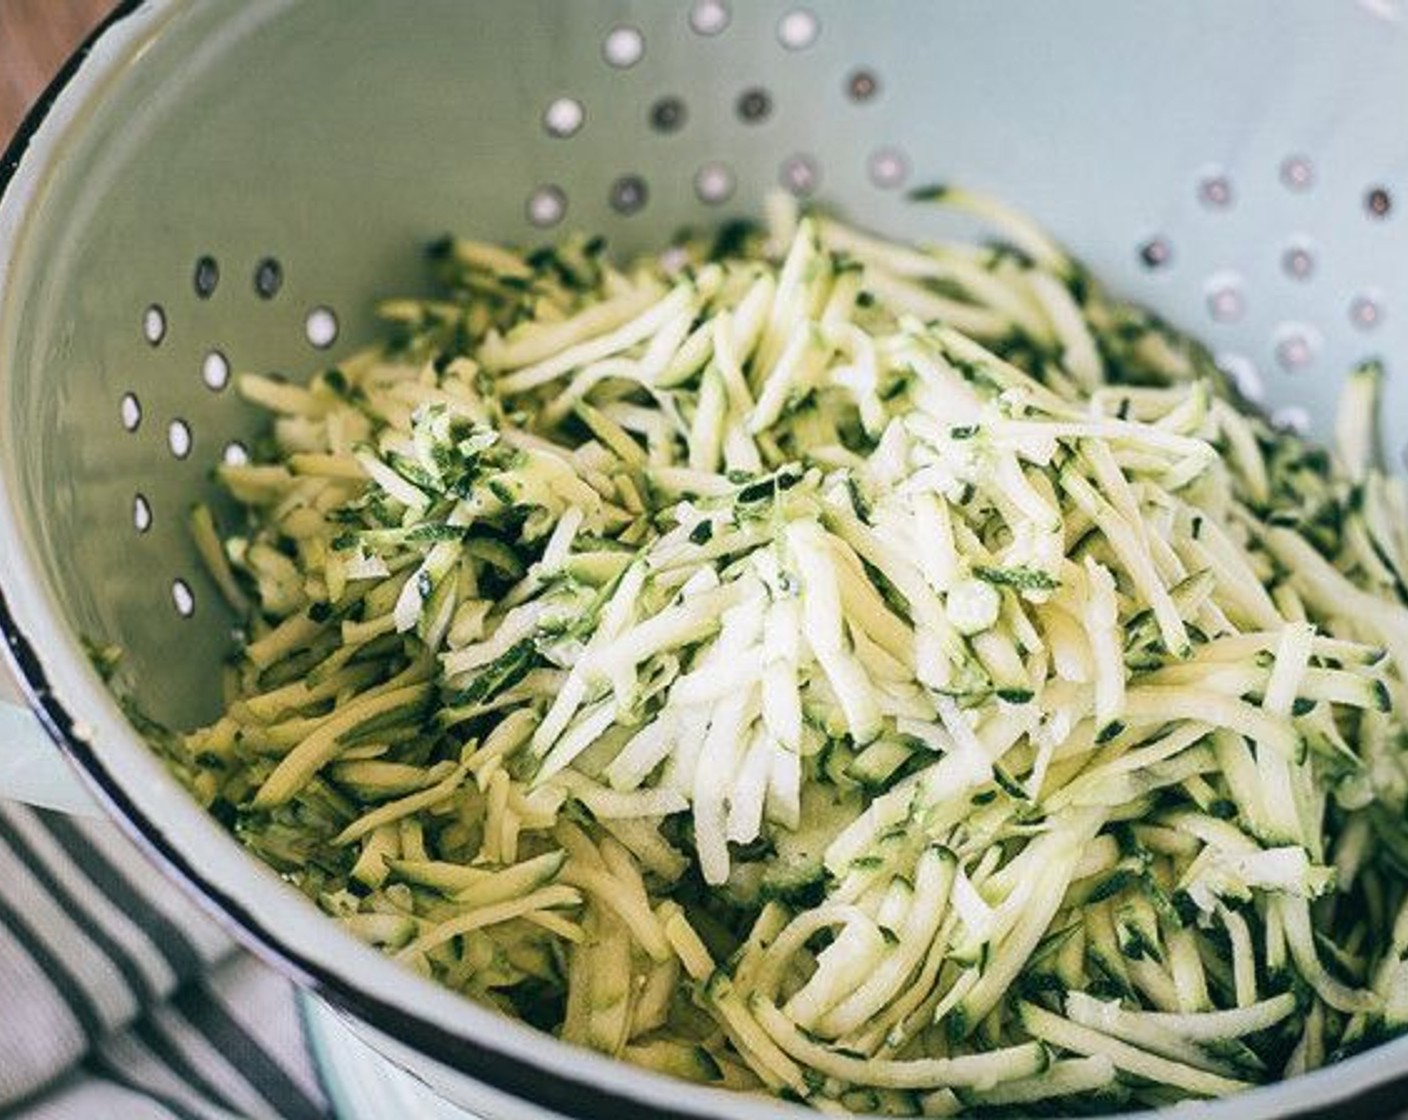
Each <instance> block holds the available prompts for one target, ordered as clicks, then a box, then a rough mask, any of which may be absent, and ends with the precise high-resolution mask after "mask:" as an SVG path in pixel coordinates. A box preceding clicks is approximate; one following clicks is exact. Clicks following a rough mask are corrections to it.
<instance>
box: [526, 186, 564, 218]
mask: <svg viewBox="0 0 1408 1120" xmlns="http://www.w3.org/2000/svg"><path fill="white" fill-rule="evenodd" d="M526 210H527V213H528V221H529V222H531V223H532V224H533V225H535V226H537V227H538V228H539V229H546V228H547V227H548V226H555V225H557V223H558V222H560V221H562V217H563V215H564V214H566V213H567V195H566V194H564V193H563V190H562V188H561V187H555V186H552V185H550V184H549V185H545V186H541V187H539V188H538V189H537V190H535V191H534V192H533V193H532V194H530V195H529V196H528V204H527V207H526Z"/></svg>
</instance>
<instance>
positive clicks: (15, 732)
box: [0, 670, 103, 817]
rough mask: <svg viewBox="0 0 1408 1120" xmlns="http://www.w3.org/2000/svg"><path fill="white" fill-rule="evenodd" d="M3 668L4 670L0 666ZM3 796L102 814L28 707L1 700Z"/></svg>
mask: <svg viewBox="0 0 1408 1120" xmlns="http://www.w3.org/2000/svg"><path fill="white" fill-rule="evenodd" d="M0 671H3V670H0ZM0 797H4V798H9V799H11V800H14V801H23V802H25V803H26V804H28V805H34V806H37V807H39V808H42V809H57V810H59V811H60V812H62V813H72V814H74V815H75V816H80V817H101V816H102V815H103V814H102V811H101V810H100V809H99V808H98V805H97V802H95V801H94V800H93V798H92V796H91V795H90V794H89V793H88V791H87V790H86V789H84V788H83V783H82V782H81V781H80V780H79V777H78V773H77V771H75V770H74V769H73V767H72V766H70V765H69V762H68V760H67V759H66V758H65V757H64V755H63V752H62V751H60V750H59V748H58V747H56V746H55V745H54V741H53V740H52V739H50V738H49V736H48V735H46V734H45V732H44V728H43V727H41V726H40V724H39V720H38V719H37V718H36V717H35V715H34V713H33V712H31V711H30V710H29V709H28V708H22V707H20V706H19V705H18V704H10V703H6V702H5V701H3V700H0Z"/></svg>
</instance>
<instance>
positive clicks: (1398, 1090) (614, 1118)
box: [0, 0, 1408, 1120]
mask: <svg viewBox="0 0 1408 1120" xmlns="http://www.w3.org/2000/svg"><path fill="white" fill-rule="evenodd" d="M180 2H181V0H119V2H118V3H117V4H116V5H115V6H114V8H113V9H112V11H111V12H110V13H109V14H108V15H107V16H106V17H105V18H104V19H103V21H102V22H101V23H99V24H98V26H97V27H96V28H95V29H94V30H93V31H92V32H91V33H90V34H89V35H88V37H87V38H86V39H85V40H84V41H83V42H82V43H81V44H80V46H79V47H78V48H77V49H76V50H75V51H74V52H73V53H72V54H71V55H70V56H69V57H68V58H67V60H66V61H65V62H64V64H63V66H62V67H61V69H60V70H59V72H58V73H57V75H56V76H55V77H54V79H53V80H52V81H51V82H50V83H49V85H48V86H47V87H46V88H45V90H44V92H43V93H42V94H41V95H40V96H39V98H38V99H37V100H36V101H35V103H34V105H33V106H32V107H31V108H30V110H29V111H28V112H27V113H26V115H25V116H24V118H23V120H22V122H21V123H20V125H19V127H18V128H17V130H16V132H15V134H14V136H13V137H12V138H11V140H10V141H9V143H8V144H7V145H6V147H5V148H4V151H3V152H0V211H3V208H4V204H5V203H6V201H7V197H8V195H9V192H10V189H11V187H12V186H13V184H14V182H15V180H16V178H17V177H18V175H19V173H20V171H21V169H22V168H23V167H24V166H25V161H26V158H27V157H28V156H29V154H30V150H31V142H32V141H33V139H34V138H35V136H36V134H37V133H38V132H39V131H40V129H41V127H42V126H43V125H44V124H45V122H46V121H47V120H48V119H49V118H50V114H51V111H52V110H53V109H54V107H55V105H56V103H57V102H58V101H59V99H60V98H61V96H62V95H63V94H64V93H65V91H67V90H68V88H69V87H70V85H71V84H72V83H73V80H74V79H75V78H76V77H78V76H79V75H80V74H81V73H82V72H83V71H84V66H85V63H86V62H87V61H88V60H89V58H90V56H91V55H92V53H93V49H94V47H95V46H96V45H97V44H98V43H99V41H101V40H102V39H104V38H105V37H107V36H108V35H110V34H111V33H113V32H115V31H117V30H118V29H119V28H120V26H121V25H122V24H123V23H124V22H125V21H127V20H128V19H130V18H131V17H132V16H134V15H136V14H138V13H139V12H142V11H143V10H152V9H157V8H161V7H172V6H175V5H176V4H177V3H180ZM4 481H5V480H4V479H3V478H0V483H4ZM4 489H5V487H4V486H0V492H3V490H4ZM5 559H6V563H5V564H0V638H3V641H0V653H2V654H3V656H4V658H5V660H6V661H7V662H8V663H9V665H10V667H11V668H12V669H13V670H14V675H15V677H16V678H17V680H18V681H19V683H20V685H21V688H22V690H23V691H24V693H25V697H26V700H27V702H28V704H29V706H30V707H31V708H32V709H33V710H34V712H35V713H36V714H37V715H38V717H39V719H40V722H41V723H42V724H43V726H44V728H45V730H46V732H47V733H48V735H49V736H50V738H52V739H53V740H54V741H55V743H56V744H57V745H58V746H59V747H60V748H61V749H62V750H63V751H64V752H65V754H66V755H67V756H68V757H69V759H70V760H72V761H73V762H74V763H75V764H76V765H77V766H78V768H79V770H80V772H81V773H82V775H83V778H84V780H85V781H86V783H87V784H88V785H89V787H90V789H91V790H92V791H93V792H94V793H95V794H96V796H97V799H98V800H99V802H100V803H101V805H102V807H103V809H104V811H105V813H106V815H107V816H108V818H109V819H110V820H111V821H112V822H113V823H114V824H115V825H116V826H117V827H118V828H119V829H120V830H121V831H122V832H123V834H124V835H125V836H126V837H127V838H128V839H129V840H131V841H132V842H133V843H134V844H135V845H136V846H137V848H138V849H139V850H140V851H141V852H142V853H143V855H144V856H145V857H146V858H148V859H149V860H150V861H151V862H152V863H153V864H154V865H155V866H156V868H157V869H158V870H159V872H160V873H161V874H162V875H163V876H164V877H165V878H167V879H169V880H172V881H174V882H175V883H176V884H177V885H178V886H179V887H180V888H181V889H182V890H184V891H185V892H186V893H187V894H188V895H189V896H190V897H192V898H193V899H195V900H196V901H197V902H198V903H199V904H200V905H202V906H203V907H204V908H205V909H206V910H207V911H208V912H209V913H211V914H212V915H214V916H215V917H216V918H217V919H218V920H219V921H220V922H221V924H222V925H223V926H224V928H226V929H227V930H228V931H230V932H231V933H232V934H233V936H234V937H235V938H236V940H237V941H238V942H239V943H240V944H241V945H242V946H243V947H245V948H246V949H248V950H250V951H251V952H253V953H254V954H255V955H256V956H258V957H259V958H260V959H261V960H263V961H264V962H266V963H268V964H270V965H271V966H272V967H274V968H276V969H277V970H278V971H280V972H281V973H283V974H284V975H286V976H288V977H289V978H290V979H292V980H294V981H295V982H296V983H298V984H300V985H301V986H303V987H305V988H307V989H308V990H310V991H311V992H313V993H314V994H316V995H317V996H319V997H320V998H323V999H326V1000H327V1001H328V1002H329V1003H331V1004H332V1005H334V1006H336V1007H338V1008H341V1009H342V1010H344V1011H346V1012H348V1013H350V1014H351V1015H353V1016H354V1017H356V1018H357V1019H360V1020H362V1021H364V1022H366V1023H367V1024H368V1025H370V1026H372V1027H373V1028H374V1029H375V1030H377V1031H379V1032H382V1033H384V1034H386V1035H387V1036H388V1037H390V1038H392V1039H394V1040H396V1041H397V1042H399V1043H401V1044H403V1045H405V1046H407V1047H409V1048H411V1049H412V1050H414V1051H416V1052H418V1053H420V1054H423V1055H424V1056H426V1057H427V1058H429V1059H431V1060H433V1061H435V1062H438V1063H442V1064H443V1065H445V1066H446V1067H448V1068H450V1069H452V1070H455V1071H457V1072H459V1073H462V1074H464V1075H465V1076H467V1077H470V1078H472V1079H474V1080H476V1081H479V1082H481V1083H483V1084H484V1085H485V1086H487V1087H489V1088H491V1089H494V1090H497V1091H499V1092H501V1093H504V1094H507V1095H509V1096H511V1097H513V1098H514V1099H516V1100H519V1101H522V1102H525V1103H530V1104H535V1105H540V1106H542V1107H545V1108H549V1109H552V1110H553V1111H555V1112H557V1113H560V1114H562V1115H564V1116H576V1117H581V1118H583V1120H595V1118H598V1117H599V1118H601V1120H632V1118H640V1120H656V1118H662V1117H680V1118H682V1120H733V1118H734V1117H736V1116H738V1115H739V1109H738V1106H739V1105H742V1106H743V1108H745V1109H747V1110H748V1111H749V1112H753V1114H754V1115H762V1114H763V1113H764V1111H766V1112H767V1113H769V1114H771V1115H786V1114H790V1115H797V1116H801V1115H806V1114H807V1112H808V1111H810V1110H805V1111H804V1110H802V1109H799V1108H797V1107H795V1106H792V1105H790V1104H787V1103H786V1102H783V1101H780V1100H779V1101H759V1100H758V1099H756V1098H746V1097H745V1098H740V1097H736V1096H733V1095H731V1094H725V1093H724V1092H723V1091H720V1090H713V1089H704V1088H701V1087H699V1086H693V1085H689V1084H687V1083H684V1082H680V1081H677V1080H675V1079H673V1078H668V1077H665V1076H663V1075H660V1074H655V1073H653V1072H651V1071H647V1070H643V1069H640V1068H638V1067H634V1066H631V1065H629V1064H628V1063H625V1062H622V1061H619V1060H615V1059H610V1058H605V1057H603V1056H600V1055H596V1054H590V1053H583V1052H581V1051H580V1050H579V1048H577V1047H573V1046H570V1045H569V1044H567V1043H563V1042H561V1041H560V1040H558V1039H554V1038H552V1037H551V1036H549V1035H546V1034H544V1035H541V1036H540V1037H539V1038H538V1039H537V1040H536V1041H538V1042H539V1043H541V1045H542V1046H543V1056H542V1059H541V1060H533V1059H531V1058H528V1057H524V1056H520V1055H518V1054H515V1053H512V1052H510V1051H509V1050H508V1049H507V1048H505V1047H500V1046H496V1045H494V1044H493V1041H492V1040H493V1038H494V1035H493V1032H492V1031H489V1032H484V1031H481V1030H478V1029H474V1030H467V1029H466V1030H456V1029H452V1028H450V1027H448V1026H446V1025H444V1024H442V1023H440V1022H437V1021H435V1020H434V1019H433V1018H431V1017H429V1016H426V1015H422V1014H419V1013H417V1011H416V1010H414V1009H413V1008H412V1007H410V1006H409V1001H408V1002H407V1003H405V1004H401V1003H395V1002H391V1001H389V1000H387V999H384V998H383V997H381V996H380V995H378V994H375V993H373V992H371V991H370V990H368V988H367V987H366V986H364V985H361V984H358V983H357V982H356V981H355V980H353V979H351V978H349V977H348V976H347V975H346V974H345V972H343V971H341V970H339V969H338V968H337V966H336V964H335V962H331V961H322V960H319V959H315V958H310V957H308V956H307V955H306V954H304V953H303V952H301V951H300V950H298V949H296V948H294V947H293V946H292V945H291V944H289V942H288V939H287V938H286V937H284V936H281V935H280V934H279V933H278V932H277V931H275V930H272V929H270V928H268V926H267V925H266V924H265V923H264V922H261V921H260V920H259V919H258V918H256V917H255V916H254V915H253V914H252V913H250V911H249V909H248V907H247V906H246V905H245V904H244V903H243V902H241V901H239V900H237V899H235V898H233V897H231V896H230V894H229V893H228V892H227V891H226V890H225V889H224V888H222V887H221V886H219V885H218V884H217V883H216V882H215V881H214V880H213V879H212V878H211V877H210V876H209V875H208V874H206V873H204V872H202V871H201V870H199V869H198V868H197V866H196V865H195V863H194V862H192V861H191V860H190V859H188V858H187V857H186V856H185V855H184V854H183V852H182V850H181V848H180V847H179V846H178V845H177V844H176V843H175V842H174V840H173V839H171V838H170V837H168V835H167V834H166V832H165V831H164V830H163V829H162V828H161V827H160V826H159V824H158V822H157V821H156V820H155V819H153V818H152V817H151V816H150V815H149V814H147V813H146V812H145V811H144V810H143V809H142V808H141V807H139V806H138V805H137V804H136V802H135V801H134V800H133V799H132V797H131V795H130V794H129V792H128V790H127V788H126V786H125V785H124V783H123V781H122V780H121V779H120V778H119V777H118V776H117V775H116V774H114V773H113V771H112V770H111V769H110V767H109V766H108V764H107V763H106V762H105V761H104V760H103V759H102V758H100V757H99V756H98V754H97V753H96V752H95V750H94V748H93V744H92V743H91V742H90V741H89V739H88V738H87V737H86V736H85V735H84V734H83V733H81V732H80V730H79V727H80V724H79V722H78V721H76V720H75V718H74V716H73V715H72V714H71V713H70V712H69V710H68V708H67V707H66V706H65V704H64V703H63V701H61V700H60V699H59V697H58V695H57V692H56V691H55V689H54V688H53V686H52V684H51V682H50V679H49V674H48V673H47V672H46V670H45V669H44V667H43V665H42V663H41V661H40V659H39V657H38V655H37V653H36V646H35V644H34V643H33V642H32V641H31V640H30V638H29V637H28V636H27V634H26V632H25V631H24V629H23V628H22V627H21V625H20V623H19V621H18V619H17V618H16V616H15V614H14V613H13V611H12V610H11V607H10V603H9V600H8V599H7V596H6V591H5V584H6V577H7V570H6V569H7V568H8V567H9V563H11V562H12V561H11V560H10V558H8V557H6V558H5ZM21 562H23V561H21ZM45 606H46V609H47V608H49V607H50V606H51V605H50V604H47V603H46V604H45ZM75 656H77V654H76V653H75ZM121 747H122V749H123V750H127V749H131V750H145V749H146V748H145V745H144V744H142V743H141V742H140V737H139V736H138V734H137V733H136V731H135V730H131V732H130V734H129V735H127V736H125V737H124V739H123V741H122V743H121ZM172 781H173V782H174V779H172ZM209 824H210V830H211V833H212V835H214V834H215V833H216V832H217V831H218V832H220V834H221V835H223V830H221V829H220V826H219V825H218V823H217V822H215V821H214V820H213V819H212V820H210V821H209ZM240 854H241V855H242V856H243V858H245V859H247V860H251V861H252V860H253V857H252V856H250V855H249V854H248V853H244V852H241V853H240ZM387 964H388V967H393V966H392V965H391V964H390V962H387ZM424 983H428V982H427V981H423V980H420V979H419V978H415V984H414V985H411V986H412V987H414V986H417V985H419V984H424ZM466 1004H467V1010H468V1011H469V1012H470V1015H469V1021H467V1023H466V1026H473V1027H476V1028H477V1027H478V1024H475V1023H473V1021H472V1020H473V1019H475V1018H477V1016H476V1015H475V1014H474V1013H475V1012H479V1013H481V1014H483V1015H484V1016H485V1017H486V1018H485V1022H486V1023H487V1024H490V1025H492V1020H490V1019H489V1018H488V1016H489V1015H490V1014H491V1013H490V1012H488V1011H487V1010H485V1009H483V1008H479V1007H477V1005H474V1004H472V1003H469V1002H468V1001H466ZM559 1053H562V1054H564V1055H568V1054H570V1056H571V1057H572V1059H573V1061H572V1066H573V1068H574V1069H575V1070H577V1071H580V1072H581V1073H582V1074H583V1075H584V1076H570V1075H563V1074H561V1073H559V1072H557V1070H556V1069H555V1068H554V1066H553V1065H552V1064H550V1059H551V1057H552V1056H553V1055H556V1054H559ZM1390 1056H1392V1057H1393V1058H1396V1059H1397V1061H1385V1059H1386V1058H1388V1057H1390ZM1380 1066H1383V1067H1384V1069H1385V1072H1376V1070H1377V1069H1378V1067H1380ZM1395 1067H1398V1068H1397V1070H1396V1071H1395ZM597 1072H601V1073H603V1074H607V1075H608V1076H607V1077H603V1078H601V1079H599V1080H592V1079H591V1078H590V1077H589V1076H585V1075H591V1074H594V1073H597ZM612 1074H614V1077H611V1076H610V1075H612ZM610 1081H615V1082H617V1083H619V1082H621V1081H631V1082H634V1083H635V1084H636V1085H638V1086H639V1091H638V1092H634V1093H627V1092H617V1091H614V1090H613V1089H612V1088H611V1087H609V1082H610ZM1340 1082H1343V1083H1344V1084H1343V1086H1340V1087H1338V1088H1337V1087H1336V1086H1337V1085H1338V1083H1340ZM1405 1086H1408V1036H1405V1037H1400V1038H1398V1039H1394V1040H1390V1041H1388V1042H1385V1043H1381V1044H1379V1045H1377V1046H1374V1047H1372V1048H1370V1049H1369V1050H1366V1051H1364V1052H1363V1053H1360V1054H1356V1055H1354V1056H1353V1057H1350V1058H1346V1059H1344V1060H1343V1061H1340V1062H1337V1063H1335V1064H1333V1065H1329V1066H1324V1067H1321V1068H1320V1069H1318V1070H1315V1071H1313V1072H1311V1073H1309V1074H1304V1075H1301V1076H1298V1077H1296V1078H1292V1079H1287V1080H1283V1081H1275V1082H1271V1083H1269V1084H1267V1085H1264V1086H1260V1087H1258V1088H1256V1089H1253V1090H1249V1091H1247V1092H1245V1093H1241V1094H1238V1095H1236V1096H1234V1097H1230V1098H1223V1099H1222V1100H1219V1101H1211V1102H1202V1103H1194V1104H1192V1105H1191V1107H1189V1106H1188V1105H1184V1106H1182V1107H1180V1108H1179V1110H1178V1111H1179V1113H1180V1114H1184V1115H1189V1116H1193V1117H1197V1116H1202V1117H1204V1118H1205V1120H1233V1118H1234V1117H1236V1116H1238V1115H1241V1114H1243V1113H1244V1112H1245V1111H1246V1110H1247V1109H1249V1108H1254V1109H1255V1110H1256V1114H1258V1115H1266V1116H1283V1117H1305V1118H1309V1117H1341V1116H1342V1117H1345V1118H1346V1120H1349V1118H1355V1117H1362V1116H1364V1115H1366V1114H1379V1113H1383V1114H1387V1113H1388V1112H1389V1111H1390V1110H1392V1109H1393V1108H1394V1107H1396V1106H1398V1105H1399V1104H1401V1097H1402V1093H1403V1090H1404V1088H1405ZM1311 1090H1317V1091H1318V1092H1311ZM681 1095H683V1096H686V1097H689V1098H691V1100H690V1107H683V1106H681V1104H680V1102H679V1101H678V1099H675V1100H669V1101H668V1103H667V1102H666V1098H667V1097H675V1098H678V1097H679V1096H681ZM1281 1096H1293V1097H1297V1098H1298V1099H1294V1100H1286V1101H1279V1100H1277V1098H1279V1097H1281ZM1263 1102H1264V1103H1263ZM1258 1106H1259V1107H1258ZM755 1109H758V1111H756V1112H754V1110H755ZM1366 1110H1367V1111H1366ZM1144 1114H1145V1115H1154V1113H1152V1112H1146V1113H1144ZM1119 1115H1121V1116H1134V1115H1138V1114H1135V1113H1122V1114H1119Z"/></svg>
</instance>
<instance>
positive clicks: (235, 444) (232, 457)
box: [220, 439, 249, 467]
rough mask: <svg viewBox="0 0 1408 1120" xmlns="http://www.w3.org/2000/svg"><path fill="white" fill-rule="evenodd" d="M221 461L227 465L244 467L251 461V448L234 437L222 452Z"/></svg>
mask: <svg viewBox="0 0 1408 1120" xmlns="http://www.w3.org/2000/svg"><path fill="white" fill-rule="evenodd" d="M220 461H221V462H222V463H224V464H225V465H226V466H227V467H242V466H244V465H245V464H246V463H248V462H249V448H247V447H246V446H245V445H244V444H242V443H241V442H240V441H239V440H237V439H232V440H231V441H230V442H229V443H227V444H226V445H225V448H224V450H223V451H221V452H220Z"/></svg>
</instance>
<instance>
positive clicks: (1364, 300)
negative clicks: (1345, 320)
mask: <svg viewBox="0 0 1408 1120" xmlns="http://www.w3.org/2000/svg"><path fill="white" fill-rule="evenodd" d="M1383 317H1384V305H1383V299H1382V297H1381V296H1379V295H1378V294H1377V293H1375V292H1360V293H1359V294H1358V295H1357V296H1355V297H1354V298H1353V299H1352V300H1350V301H1349V321H1350V322H1351V323H1352V324H1353V325H1354V326H1356V327H1358V328H1359V329H1360V330H1361V331H1371V330H1373V329H1374V328H1375V327H1377V326H1378V325H1379V324H1380V323H1381V322H1382V321H1383Z"/></svg>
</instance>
